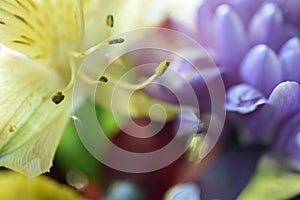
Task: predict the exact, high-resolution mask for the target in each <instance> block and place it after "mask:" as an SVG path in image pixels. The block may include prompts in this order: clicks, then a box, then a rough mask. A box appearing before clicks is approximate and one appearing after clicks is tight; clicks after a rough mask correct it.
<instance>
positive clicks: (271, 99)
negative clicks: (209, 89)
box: [197, 0, 300, 170]
mask: <svg viewBox="0 0 300 200" xmlns="http://www.w3.org/2000/svg"><path fill="white" fill-rule="evenodd" d="M197 19H198V23H197V25H198V34H197V37H198V41H199V42H200V43H201V44H203V45H204V46H205V47H206V48H207V49H209V50H210V51H211V52H212V54H211V55H212V57H213V59H214V61H215V62H216V64H217V66H218V67H219V68H220V69H222V73H223V79H224V83H225V86H226V89H227V90H226V91H227V103H226V109H227V111H228V116H227V117H228V120H227V121H229V122H230V123H231V124H233V126H234V127H235V128H236V129H238V130H239V135H240V136H241V137H240V138H243V141H244V142H248V143H251V142H252V143H253V142H254V143H264V144H268V145H270V146H271V150H272V151H271V152H272V154H273V155H275V157H276V158H277V159H278V160H280V161H283V162H282V163H285V164H287V165H288V166H290V167H292V168H293V169H297V170H300V112H299V111H300V86H299V83H300V39H299V35H300V20H299V19H300V2H299V1H297V0H244V1H242V0H240V1H236V0H209V1H205V2H204V3H203V4H202V5H201V7H200V8H199V10H198V16H197Z"/></svg>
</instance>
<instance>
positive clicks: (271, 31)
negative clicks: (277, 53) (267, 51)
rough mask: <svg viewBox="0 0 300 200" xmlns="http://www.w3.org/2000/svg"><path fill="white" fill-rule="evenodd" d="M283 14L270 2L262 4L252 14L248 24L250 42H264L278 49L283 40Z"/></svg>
mask: <svg viewBox="0 0 300 200" xmlns="http://www.w3.org/2000/svg"><path fill="white" fill-rule="evenodd" d="M283 24H284V23H283V15H282V12H281V10H280V9H279V8H278V7H277V6H276V5H275V4H272V3H266V4H264V5H262V7H261V9H260V10H258V11H257V12H256V14H255V15H254V16H253V18H252V20H251V22H250V25H249V36H250V40H251V43H252V44H254V45H255V44H260V43H263V44H266V45H268V46H270V47H271V48H272V49H274V50H279V48H280V46H281V45H282V42H283V31H284V30H285V29H284V26H283Z"/></svg>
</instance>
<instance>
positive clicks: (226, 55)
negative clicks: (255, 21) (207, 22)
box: [215, 5, 248, 68]
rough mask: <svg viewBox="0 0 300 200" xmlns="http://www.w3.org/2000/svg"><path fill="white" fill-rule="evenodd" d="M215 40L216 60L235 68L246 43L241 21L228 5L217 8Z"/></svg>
mask: <svg viewBox="0 0 300 200" xmlns="http://www.w3.org/2000/svg"><path fill="white" fill-rule="evenodd" d="M215 38H216V44H217V46H216V49H217V52H218V54H217V55H218V56H219V58H217V60H219V61H220V62H221V64H223V65H225V66H227V67H229V68H234V67H237V66H238V64H239V63H240V62H241V60H242V58H243V56H244V54H245V52H246V49H247V45H248V42H247V37H246V31H245V27H244V24H243V22H242V20H241V19H240V17H239V16H238V15H237V14H236V13H235V12H234V10H232V9H231V8H230V7H229V6H228V5H221V6H219V7H218V9H217V11H216V19H215Z"/></svg>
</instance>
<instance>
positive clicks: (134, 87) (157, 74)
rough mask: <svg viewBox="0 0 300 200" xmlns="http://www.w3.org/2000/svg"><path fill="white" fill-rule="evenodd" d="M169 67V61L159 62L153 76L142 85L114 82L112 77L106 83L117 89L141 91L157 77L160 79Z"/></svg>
mask: <svg viewBox="0 0 300 200" xmlns="http://www.w3.org/2000/svg"><path fill="white" fill-rule="evenodd" d="M169 66H170V61H168V60H165V61H163V62H161V63H160V64H159V65H158V67H157V68H156V70H155V74H153V75H152V76H150V77H149V78H147V79H146V80H145V81H144V82H143V83H140V84H131V83H127V82H123V81H120V80H116V79H114V78H113V77H109V79H108V80H107V81H110V82H112V83H113V84H115V85H116V86H117V87H121V88H124V89H127V90H141V89H144V88H145V87H147V86H148V85H149V84H151V83H152V82H153V81H154V80H155V79H156V78H157V77H160V76H161V75H162V74H163V73H165V71H166V70H167V68H168V67H169ZM101 78H102V77H101ZM101 78H100V79H101Z"/></svg>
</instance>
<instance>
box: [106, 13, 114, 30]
mask: <svg viewBox="0 0 300 200" xmlns="http://www.w3.org/2000/svg"><path fill="white" fill-rule="evenodd" d="M106 25H107V26H108V27H110V28H112V27H114V17H113V16H112V15H107V17H106Z"/></svg>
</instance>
